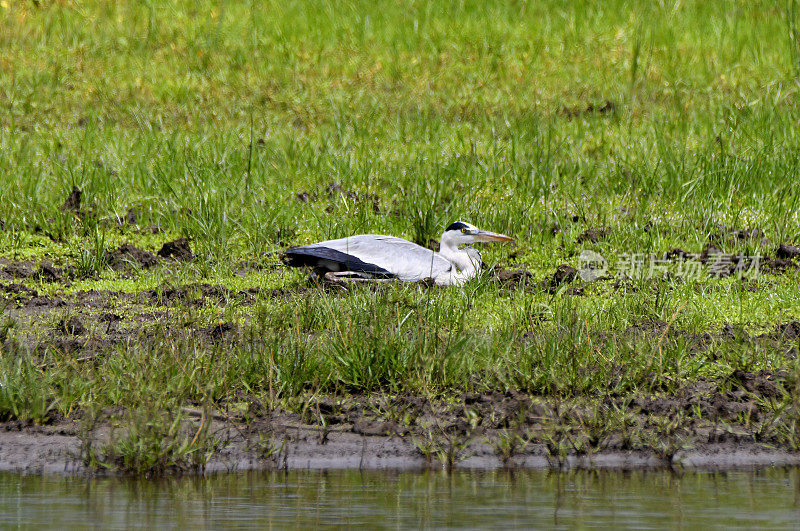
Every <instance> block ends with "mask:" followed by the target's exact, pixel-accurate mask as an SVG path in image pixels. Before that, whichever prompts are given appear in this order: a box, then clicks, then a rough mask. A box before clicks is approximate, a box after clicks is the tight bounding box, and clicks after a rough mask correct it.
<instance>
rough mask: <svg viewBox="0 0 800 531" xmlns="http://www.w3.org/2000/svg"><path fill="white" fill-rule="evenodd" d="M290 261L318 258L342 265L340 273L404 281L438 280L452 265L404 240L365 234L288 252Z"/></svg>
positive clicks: (433, 253)
mask: <svg viewBox="0 0 800 531" xmlns="http://www.w3.org/2000/svg"><path fill="white" fill-rule="evenodd" d="M285 254H286V256H287V257H289V258H290V259H292V258H294V257H296V260H301V258H300V257H302V260H305V261H306V263H305V264H302V265H311V264H309V263H308V262H309V259H311V258H312V257H313V258H316V259H317V260H321V261H324V262H326V263H324V264H322V265H323V266H325V265H332V264H338V265H339V268H340V269H339V270H344V271H362V272H366V273H372V274H379V275H386V276H394V277H397V278H399V279H400V280H421V279H423V278H436V277H437V276H439V275H440V274H442V273H445V272H447V271H449V270H450V268H451V267H452V266H451V264H450V262H448V261H447V260H445V259H444V258H442V257H441V256H439V255H438V254H437V253H435V252H433V251H431V250H430V249H426V248H424V247H420V246H419V245H417V244H415V243H412V242H410V241H408V240H404V239H402V238H396V237H394V236H382V235H378V234H362V235H358V236H350V237H347V238H340V239H338V240H328V241H324V242H320V243H315V244H312V245H306V246H303V247H296V248H294V249H289V250H288V251H286V253H285ZM327 268H328V269H332V268H331V267H327Z"/></svg>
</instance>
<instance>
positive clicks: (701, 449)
mask: <svg viewBox="0 0 800 531" xmlns="http://www.w3.org/2000/svg"><path fill="white" fill-rule="evenodd" d="M213 429H214V431H215V433H216V434H217V436H218V437H220V438H221V439H224V440H225V444H224V446H222V447H221V448H220V450H219V451H218V452H217V453H215V455H214V456H213V457H212V458H211V459H210V460H209V462H208V463H207V465H206V466H205V469H204V470H202V471H204V472H205V473H210V472H237V471H247V470H274V469H282V470H306V469H364V470H370V469H371V470H379V469H395V470H398V469H399V470H416V469H426V468H433V469H441V468H449V469H486V470H488V469H497V468H520V469H523V468H524V469H562V470H563V469H618V470H631V469H642V468H673V469H733V468H740V467H766V466H800V452H789V451H785V450H780V449H775V448H771V447H769V446H767V445H763V444H758V443H754V442H736V443H734V442H722V443H704V444H698V445H697V446H694V447H688V448H684V449H681V450H678V451H676V452H675V453H674V454H672V455H668V456H665V455H660V454H659V453H657V452H653V451H646V450H627V451H625V450H602V451H598V452H594V453H590V454H576V453H571V454H567V455H565V456H562V457H561V458H555V457H554V456H552V455H551V454H550V453H549V451H548V449H547V446H546V445H545V444H532V445H529V447H527V448H525V450H524V451H520V452H519V453H517V454H515V455H513V456H510V457H509V458H507V459H506V458H504V457H503V456H502V455H498V452H497V444H498V440H497V439H493V438H485V437H478V438H475V439H474V440H470V441H467V442H466V443H465V444H459V446H458V448H457V449H456V450H455V451H454V456H453V459H452V460H451V461H448V459H447V458H446V457H445V458H444V459H440V458H438V457H435V456H431V455H426V454H425V453H424V452H423V451H421V450H420V443H419V441H415V440H414V439H413V438H412V437H400V436H397V435H363V434H358V433H352V432H350V431H344V430H342V429H330V430H322V429H320V428H316V427H312V426H303V425H295V426H293V425H282V426H280V427H278V428H277V429H276V431H275V432H273V433H271V434H270V441H271V442H270V446H269V448H267V449H265V448H264V446H263V441H264V439H263V438H261V439H259V438H258V435H257V434H254V433H248V430H247V429H246V428H245V427H243V426H236V425H230V424H224V423H216V424H215V425H214V427H213ZM79 430H80V428H79V427H78V426H77V425H76V424H75V423H71V422H62V423H59V424H57V425H53V426H30V427H23V428H20V427H19V426H14V425H13V423H7V424H5V425H2V424H0V471H7V472H17V473H24V474H69V475H76V474H93V473H98V471H97V470H96V469H91V468H88V467H87V466H86V465H85V464H84V463H83V461H82V457H81V451H82V450H81V444H82V441H81V438H80V437H79V435H78V432H79ZM446 451H447V449H446V448H445V452H446ZM194 472H201V471H200V470H196V471H194ZM101 473H108V471H106V470H102V471H101Z"/></svg>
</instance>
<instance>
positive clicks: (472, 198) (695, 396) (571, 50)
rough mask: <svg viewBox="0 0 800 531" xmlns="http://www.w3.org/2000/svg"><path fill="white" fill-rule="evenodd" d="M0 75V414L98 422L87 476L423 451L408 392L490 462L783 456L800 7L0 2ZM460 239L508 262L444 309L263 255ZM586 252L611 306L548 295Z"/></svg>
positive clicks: (413, 289)
mask: <svg viewBox="0 0 800 531" xmlns="http://www.w3.org/2000/svg"><path fill="white" fill-rule="evenodd" d="M0 51H2V53H0V109H2V111H0V125H2V128H0V153H1V154H2V155H0V257H2V261H1V262H0V266H2V267H3V269H2V270H0V280H2V281H1V282H0V296H3V299H2V300H5V301H6V302H5V303H4V306H2V308H3V315H2V321H0V339H2V340H3V344H2V349H1V350H0V352H1V353H2V357H1V358H0V419H5V420H6V421H9V422H14V421H18V422H23V423H30V422H33V423H48V422H56V421H63V420H65V419H66V420H75V421H77V422H80V423H81V426H83V427H82V428H81V429H82V430H84V431H82V433H83V434H84V437H85V440H86V441H87V448H90V445H89V443H90V442H91V437H92V435H91V433H92V429H93V427H94V426H96V425H97V424H98V423H99V424H103V425H111V426H114V427H119V428H120V429H119V430H118V432H119V433H121V434H122V435H119V437H116V438H115V437H114V436H112V437H111V440H110V441H109V442H107V443H104V444H105V446H104V447H103V448H102V449H101V450H99V453H97V454H95V453H93V452H92V451H89V450H87V454H86V459H87V462H90V463H91V464H92V465H93V466H98V467H103V466H105V467H116V468H123V469H127V470H134V471H141V470H164V469H167V468H170V467H175V466H177V467H183V466H188V463H190V462H191V463H194V464H200V465H202V462H203V459H206V458H207V456H208V455H210V454H211V453H213V451H215V449H216V445H217V443H218V441H217V440H216V439H215V438H214V434H213V433H212V432H210V431H209V430H207V429H205V427H204V424H203V423H202V422H201V423H200V427H199V428H197V427H196V425H195V424H191V422H189V420H187V419H186V418H185V417H184V416H183V413H182V412H183V411H185V410H186V408H189V407H197V408H201V409H202V410H203V411H205V412H209V411H212V410H213V411H225V412H226V413H225V414H226V415H228V416H229V418H230V419H233V421H235V422H239V423H248V422H254V419H256V420H258V419H263V418H265V416H267V412H272V411H277V410H279V411H282V412H285V413H286V414H291V415H299V416H300V417H301V418H302V419H303V421H304V422H306V423H312V424H313V423H316V424H320V425H322V426H328V425H329V424H331V418H329V417H331V415H333V416H335V415H338V414H340V413H342V412H344V413H346V412H347V411H348V408H349V407H350V406H351V405H352V404H354V403H358V404H359V406H358V407H359V408H361V409H360V410H359V411H361V410H364V411H368V412H369V415H372V417H374V418H375V419H379V420H386V419H390V420H392V421H393V422H396V423H397V424H398V425H400V426H402V427H403V428H402V429H404V430H406V432H407V433H411V434H414V435H415V436H418V437H419V436H420V434H425V436H426V437H427V439H426V440H428V441H433V442H431V443H429V444H428V445H427V446H425V445H424V444H423V443H419V446H420V448H421V451H428V452H432V451H433V450H432V449H431V448H432V447H431V445H433V446H436V445H437V444H439V446H441V444H440V443H438V442H436V441H437V433H439V432H437V431H436V430H439V431H440V432H441V433H447V434H451V432H452V430H449V429H445V428H441V423H438V424H435V425H434V424H430V423H429V424H425V423H424V422H422V421H419V422H418V421H416V420H415V419H416V418H417V417H418V416H422V415H416V414H411V413H409V411H411V410H412V409H413V407H411V406H407V405H404V406H403V407H389V406H387V405H386V404H397V403H398V402H397V400H398V397H406V398H408V397H415V399H416V398H418V397H422V398H424V399H425V400H426V404H428V405H427V406H425V407H427V408H429V410H430V411H428V413H430V415H432V416H433V417H436V418H440V419H445V420H446V422H445V420H443V421H442V422H445V424H447V426H451V425H455V424H458V422H459V421H461V423H462V424H466V425H467V426H468V428H469V429H467V430H466V431H467V432H469V433H473V432H476V430H478V431H480V429H481V428H482V429H484V431H486V430H489V431H490V432H491V433H490V435H491V436H492V437H495V440H499V441H501V443H498V448H499V450H498V451H504V452H510V451H511V450H515V451H516V449H518V447H524V445H525V444H527V443H530V442H537V441H538V442H544V443H546V444H547V445H548V448H549V449H550V450H551V451H552V452H554V453H555V454H563V453H565V452H568V451H569V452H590V451H598V450H602V449H604V448H617V447H619V448H629V449H646V450H652V451H658V452H662V453H669V452H672V451H674V450H675V449H676V448H679V447H682V446H683V445H687V444H696V443H697V441H698V440H700V439H702V440H703V441H705V440H706V439H708V440H709V441H711V440H712V439H714V437H717V435H716V434H717V433H718V432H720V433H725V434H727V435H726V437H728V438H729V440H730V439H731V438H732V439H733V440H736V441H740V442H742V441H744V442H747V441H751V442H756V443H764V444H770V445H773V446H778V447H781V448H787V449H792V450H797V449H800V403H799V402H798V394H799V393H798V390H799V389H800V388H798V385H800V384H798V382H799V381H800V364H798V361H797V355H798V339H797V337H798V335H800V325H798V326H794V325H792V323H793V322H795V321H798V320H800V290H798V289H797V283H798V275H799V273H798V268H797V265H798V263H797V262H796V261H793V260H796V258H794V259H793V258H792V256H791V254H792V252H789V254H788V255H787V254H786V252H784V253H783V254H780V253H777V249H778V247H779V245H781V244H787V245H791V244H795V243H800V220H798V201H800V186H797V184H796V178H797V175H798V169H800V126H798V124H800V105H798V100H797V98H798V90H799V89H800V84H798V75H799V74H800V3H798V2H796V1H789V2H774V1H769V2H768V1H763V2H762V1H746V2H745V1H742V2H734V1H714V2H709V1H700V0H697V1H689V0H686V1H663V2H644V1H642V2H623V1H607V2H559V1H540V2H525V1H518V2H494V1H480V2H478V1H475V2H472V1H460V2H433V1H427V2H425V1H418V2H379V3H375V2H350V3H341V4H339V3H335V4H333V5H331V4H330V3H325V2H293V1H283V2H203V1H200V2H175V3H172V2H157V1H148V2H111V1H109V2H99V1H98V2H89V1H86V2H68V1H53V2H50V1H46V0H42V1H36V2H22V1H19V2H16V1H10V2H9V1H3V2H0ZM73 189H77V190H79V191H80V204H77V203H76V202H73V203H72V204H71V205H70V204H65V200H66V199H67V198H68V196H69V195H70V193H71V192H72V191H73ZM456 220H464V221H468V222H470V223H473V224H475V225H477V226H479V227H481V228H485V229H488V230H493V231H497V232H502V233H505V234H509V235H511V236H513V237H515V238H516V240H517V242H516V244H515V245H514V246H508V245H497V246H493V247H485V248H484V249H482V252H483V255H484V260H485V262H486V264H485V267H484V271H483V273H482V274H481V275H480V277H479V278H477V279H475V280H474V281H472V282H470V283H469V284H467V285H466V286H465V287H463V288H449V289H428V288H426V287H425V286H418V285H389V286H382V287H380V288H371V287H368V286H367V287H363V286H356V287H351V288H349V289H345V290H342V289H339V288H336V287H317V286H315V285H313V284H309V282H308V280H307V273H306V272H303V271H297V270H291V269H288V268H285V267H284V266H283V265H282V264H281V262H280V260H279V252H280V251H281V250H282V249H284V248H285V247H287V246H289V245H301V244H306V243H311V242H313V241H318V240H322V239H329V238H334V237H341V236H345V235H350V234H356V233H385V234H393V235H397V236H402V237H406V238H408V239H411V240H414V241H416V242H418V243H421V244H424V245H429V244H431V241H432V240H436V239H438V237H439V235H440V234H441V231H442V230H443V229H444V227H446V226H447V225H449V224H450V223H451V222H453V221H456ZM182 237H183V238H187V239H188V242H189V245H190V247H191V250H192V253H193V256H192V258H191V259H190V260H184V261H174V260H169V259H159V260H158V262H157V263H155V265H153V264H151V263H150V262H148V261H147V260H149V259H146V260H145V261H141V260H138V261H137V259H135V257H133V255H131V254H130V253H127V254H126V253H125V252H122V253H120V252H119V251H117V250H118V249H119V248H120V246H121V245H123V244H130V245H132V246H135V247H136V248H137V249H140V250H144V251H147V252H148V253H151V254H155V253H156V252H157V251H159V249H160V248H161V246H162V245H163V244H164V243H166V242H169V241H172V240H176V239H177V238H182ZM676 249H678V250H682V251H684V252H686V253H690V254H696V255H697V257H696V258H697V261H696V262H697V264H698V267H699V269H700V270H699V274H692V275H689V274H687V273H686V271H685V270H684V269H682V268H684V267H685V265H686V262H685V261H682V260H681V259H680V256H681V255H680V253H679V252H672V253H670V254H669V255H668V256H669V257H670V259H669V260H668V261H666V262H665V261H663V260H664V257H665V254H666V253H669V252H670V251H673V250H676ZM585 250H591V251H594V252H597V253H599V254H601V255H602V256H603V257H605V259H606V260H607V262H608V264H609V266H610V267H609V270H608V272H607V274H606V275H605V277H604V278H601V279H600V280H596V281H593V282H588V281H586V282H584V281H582V280H580V279H578V280H576V281H575V282H574V283H571V284H570V283H563V284H559V283H556V282H554V281H552V280H551V279H552V277H553V275H554V273H555V272H556V269H557V268H558V267H559V266H560V265H562V264H567V265H570V266H572V267H575V268H579V267H580V266H581V263H580V260H579V257H580V255H581V252H582V251H585ZM115 251H116V252H115ZM716 255H720V256H727V255H731V256H739V255H742V256H746V257H753V256H759V257H760V263H761V264H762V265H764V266H765V267H763V268H762V269H761V271H759V270H758V269H759V268H758V267H755V268H752V267H751V268H749V270H748V271H747V272H746V274H739V273H737V272H734V274H732V275H730V276H729V275H727V274H726V275H723V276H721V277H718V276H715V275H712V274H710V273H712V272H713V270H712V265H713V264H714V263H716V262H715V260H716V259H717V258H718V257H717V258H715V256H716ZM778 255H780V256H778ZM631 256H636V257H639V258H643V259H644V260H645V262H646V263H647V264H649V263H650V260H658V261H659V262H658V263H659V264H660V266H661V267H662V269H659V270H657V271H655V274H650V269H649V267H646V268H645V271H632V270H631V268H630V267H627V265H629V263H628V261H629V260H630V257H631ZM709 257H710V258H709ZM787 257H788V258H787ZM700 259H702V261H703V262H702V263H700ZM43 261H44V263H45V264H48V266H49V265H50V264H52V270H53V271H54V274H53V275H50V276H49V277H48V275H47V274H45V273H46V271H45V273H43V270H44V269H45V268H43V267H42V263H43ZM153 261H155V259H153ZM690 261H694V260H690ZM746 263H747V264H749V265H752V260H748V261H747V262H746ZM664 269H665V270H667V273H666V274H664V271H663V270H664ZM509 271H512V272H516V273H511V274H509V273H508V272H509ZM728 271H729V270H728V269H726V273H727V272H728ZM73 318H74V319H77V321H78V322H79V323H78V324H80V328H82V329H83V330H78V329H77V328H76V327H77V324H75V322H74V321H70V319H73ZM70 322H72V323H73V324H72V325H70V324H69V323H70ZM495 392H496V393H501V394H502V393H521V394H522V396H523V397H524V400H522V399H520V400H521V402H520V403H521V404H523V405H521V406H519V408H518V411H516V413H515V414H514V415H516V417H514V418H515V419H516V420H513V421H510V420H508V419H506V421H505V424H502V423H501V424H502V426H501V425H500V424H497V423H496V422H495V421H494V420H491V421H490V420H489V416H492V418H493V415H491V411H488V412H487V411H479V408H476V407H472V406H470V404H471V403H473V398H474V396H484V395H487V394H488V395H491V394H492V393H495ZM491 396H494V395H491ZM471 397H473V398H471ZM676 397H678V398H676ZM719 397H722V398H719ZM718 398H719V400H722V401H723V402H724V406H718V402H719V401H718V400H717V399H718ZM679 399H680V400H679ZM323 400H324V401H325V402H324V403H326V404H328V406H326V408H327V409H329V410H331V411H329V413H330V414H329V415H327V416H326V413H325V412H324V411H322V410H321V409H320V405H319V404H320V403H321V401H323ZM498 400H499V399H498ZM648 400H650V401H651V402H652V401H653V400H666V401H669V400H672V402H669V403H670V404H672V406H669V407H666V409H664V408H661V409H659V408H653V407H648V406H647V405H646V404H645V405H642V404H643V403H645V402H647V401H648ZM681 400H682V401H681ZM651 402H647V404H650V403H651ZM330 404H332V406H331V405H330ZM531 404H538V406H536V407H533V406H532V405H531ZM715 404H717V405H715ZM706 406H708V407H706ZM459 408H460V409H459ZM537 408H539V409H541V408H544V409H541V411H539V409H537ZM422 409H424V408H422ZM533 410H536V411H539V412H538V413H536V414H533V413H530V412H531V411H533ZM520 411H521V413H520ZM576 411H579V412H581V413H580V414H576V413H575V412H576ZM417 413H419V412H417ZM369 415H368V416H369ZM437 415H438V416H437ZM512 416H513V415H512ZM372 417H370V418H372ZM493 423H494V424H493ZM434 428H435V429H434ZM204 430H205V431H204ZM492 430H494V431H492ZM497 430H505V431H503V432H502V433H501V434H500V435H498V433H499V432H498V431H497ZM698 430H699V431H698ZM702 430H706V431H702ZM709 430H710V431H709ZM462 431H463V430H462ZM701 432H702V433H701ZM487 433H488V432H487ZM698 433H701V435H698ZM620 434H623V435H622V436H620ZM450 436H451V435H448V437H450ZM620 437H622V439H623V441H622V442H621V443H620V442H619V438H620ZM703 438H705V439H703ZM417 440H421V439H417ZM615 445H616V446H615Z"/></svg>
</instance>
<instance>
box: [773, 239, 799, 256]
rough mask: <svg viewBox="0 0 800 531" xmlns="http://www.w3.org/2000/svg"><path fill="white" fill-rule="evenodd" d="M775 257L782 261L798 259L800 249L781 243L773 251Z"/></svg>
mask: <svg viewBox="0 0 800 531" xmlns="http://www.w3.org/2000/svg"><path fill="white" fill-rule="evenodd" d="M775 257H776V258H780V259H782V260H792V259H795V258H800V249H798V248H797V247H795V246H794V245H791V244H788V243H782V244H780V245H779V246H778V248H777V249H776V250H775Z"/></svg>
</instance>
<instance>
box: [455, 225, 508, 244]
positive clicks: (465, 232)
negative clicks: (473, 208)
mask: <svg viewBox="0 0 800 531" xmlns="http://www.w3.org/2000/svg"><path fill="white" fill-rule="evenodd" d="M511 241H514V238H511V237H510V236H506V235H505V234H498V233H496V232H489V231H487V230H481V229H479V228H477V227H476V226H474V225H470V224H469V223H464V222H463V221H456V222H455V223H453V224H451V225H450V226H448V227H447V228H446V229H445V230H444V234H442V244H443V245H444V244H446V243H449V244H450V245H456V246H458V245H469V244H470V243H475V242H511Z"/></svg>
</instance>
